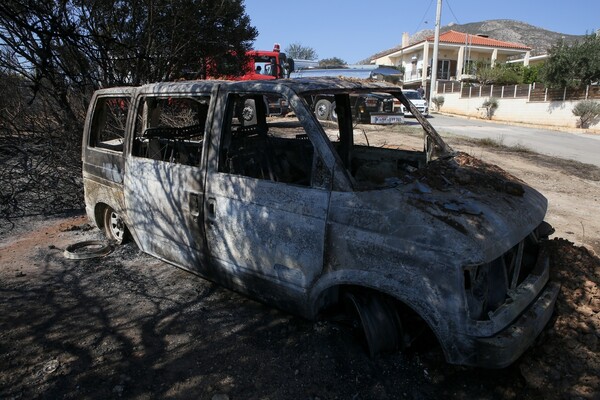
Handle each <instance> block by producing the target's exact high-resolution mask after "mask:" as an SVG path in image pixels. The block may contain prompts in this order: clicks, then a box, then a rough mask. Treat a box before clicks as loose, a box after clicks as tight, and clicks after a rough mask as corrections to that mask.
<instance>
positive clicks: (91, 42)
mask: <svg viewBox="0 0 600 400" xmlns="http://www.w3.org/2000/svg"><path fill="white" fill-rule="evenodd" d="M256 35H257V31H256V29H255V28H254V27H252V26H251V25H250V19H249V17H248V16H247V15H246V14H245V9H244V5H243V2H242V1H241V0H236V1H226V2H225V1H217V0H209V1H200V0H193V1H183V0H175V1H171V2H169V3H164V4H163V3H156V2H150V1H147V0H122V1H117V2H115V3H114V4H113V3H106V2H102V1H91V2H84V3H81V2H77V1H48V2H35V1H29V0H8V1H5V2H2V4H0V88H1V92H2V94H3V96H2V97H1V98H0V156H1V157H0V186H1V187H2V190H1V191H0V200H1V201H0V204H1V206H0V226H1V227H2V228H3V229H4V228H5V227H6V226H8V227H9V229H10V226H11V223H10V221H11V219H14V218H16V217H19V216H25V215H38V214H45V215H47V214H53V213H61V212H64V211H68V210H72V209H82V208H83V193H82V192H83V191H82V184H81V162H80V158H81V156H80V154H81V151H80V149H81V132H82V130H83V123H84V120H85V112H86V111H85V110H86V109H87V107H88V103H89V99H90V98H91V94H92V93H93V91H94V90H96V89H99V88H102V87H111V86H118V85H139V84H143V83H148V82H157V81H173V80H178V79H182V78H202V77H203V76H205V74H206V69H207V67H210V65H211V64H212V67H214V68H215V70H214V71H211V72H213V73H215V74H227V75H235V74H240V73H241V72H242V68H241V67H240V66H241V65H242V63H243V62H244V57H245V52H246V50H248V49H249V48H250V45H251V43H252V41H253V40H254V38H255V37H256ZM56 189H59V190H56ZM7 222H8V224H7Z"/></svg>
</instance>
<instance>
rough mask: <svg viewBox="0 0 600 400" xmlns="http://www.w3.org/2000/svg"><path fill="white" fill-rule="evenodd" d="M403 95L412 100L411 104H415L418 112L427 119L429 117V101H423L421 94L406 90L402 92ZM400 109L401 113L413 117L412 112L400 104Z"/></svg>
mask: <svg viewBox="0 0 600 400" xmlns="http://www.w3.org/2000/svg"><path fill="white" fill-rule="evenodd" d="M402 94H404V96H406V98H407V99H408V100H410V102H411V103H413V104H414V105H415V107H417V110H419V112H420V113H421V114H423V116H425V117H427V116H428V115H429V105H428V104H427V100H425V99H423V98H422V97H421V95H420V94H419V92H417V91H416V90H410V89H406V90H402ZM398 107H399V109H400V110H399V111H401V112H402V113H404V115H405V116H411V115H412V113H411V112H410V110H408V109H406V107H404V106H403V105H402V104H398ZM394 111H398V110H394Z"/></svg>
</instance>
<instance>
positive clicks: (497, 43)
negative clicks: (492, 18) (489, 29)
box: [427, 30, 531, 50]
mask: <svg viewBox="0 0 600 400" xmlns="http://www.w3.org/2000/svg"><path fill="white" fill-rule="evenodd" d="M433 39H434V37H433V36H430V37H428V38H427V40H429V41H432V40H433ZM440 42H444V43H456V44H465V43H467V44H470V45H476V46H489V47H502V48H508V49H519V50H531V47H528V46H525V45H524V44H520V43H512V42H503V41H501V40H496V39H491V38H488V37H483V36H477V35H469V34H466V33H463V32H456V31H452V30H451V31H448V32H445V33H443V34H441V35H440Z"/></svg>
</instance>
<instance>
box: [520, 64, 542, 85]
mask: <svg viewBox="0 0 600 400" xmlns="http://www.w3.org/2000/svg"><path fill="white" fill-rule="evenodd" d="M542 66H543V64H536V65H528V66H526V67H523V83H534V82H537V81H538V80H539V75H540V69H541V68H542Z"/></svg>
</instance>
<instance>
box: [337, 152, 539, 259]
mask: <svg viewBox="0 0 600 400" xmlns="http://www.w3.org/2000/svg"><path fill="white" fill-rule="evenodd" d="M390 183H391V182H390ZM546 209H547V200H546V198H545V197H544V196H542V195H541V194H540V193H539V192H537V191H536V190H535V189H533V188H531V187H529V186H527V185H526V184H525V183H523V182H522V181H519V180H518V179H517V178H515V177H513V176H511V175H509V174H508V173H506V172H505V171H503V170H501V169H500V168H498V167H497V166H494V165H490V164H485V163H483V162H481V161H479V160H477V159H475V158H473V157H470V156H468V155H466V154H464V153H459V154H458V155H457V156H455V157H454V158H451V159H447V160H438V161H434V162H433V163H430V164H429V165H428V166H427V167H426V168H424V169H420V170H418V171H415V172H413V173H410V174H407V175H406V176H403V177H399V178H398V181H397V182H395V185H393V186H392V187H389V188H386V189H380V190H369V191H362V192H354V193H352V194H351V196H344V195H339V196H338V195H336V196H333V197H332V204H331V207H330V220H329V222H330V223H333V225H335V226H337V227H338V232H336V236H337V235H339V234H341V235H342V236H346V237H347V235H352V238H353V240H354V239H356V240H359V241H366V242H370V241H373V242H378V243H381V244H382V245H383V246H391V247H397V248H399V250H400V251H403V252H407V251H410V252H411V253H414V252H428V253H430V254H436V255H437V256H436V258H439V260H444V261H445V262H447V260H448V257H449V256H450V257H452V258H453V259H456V260H461V261H460V262H461V263H463V264H464V263H481V262H488V261H491V260H493V259H494V258H496V257H498V256H499V255H501V254H502V253H503V252H505V251H506V250H507V249H509V248H511V247H512V246H514V245H515V244H516V243H518V242H519V241H521V240H522V239H523V238H524V237H525V236H527V235H528V234H529V233H530V232H531V231H532V230H533V229H535V228H536V227H537V226H538V225H539V224H540V223H541V222H542V220H543V218H544V215H545V213H546ZM338 223H339V225H338ZM344 226H345V227H344ZM346 227H347V228H346ZM334 229H335V228H334ZM339 230H344V231H345V233H341V232H339Z"/></svg>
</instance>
